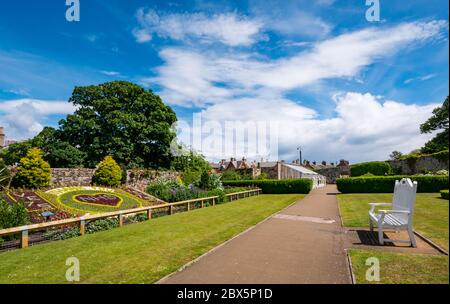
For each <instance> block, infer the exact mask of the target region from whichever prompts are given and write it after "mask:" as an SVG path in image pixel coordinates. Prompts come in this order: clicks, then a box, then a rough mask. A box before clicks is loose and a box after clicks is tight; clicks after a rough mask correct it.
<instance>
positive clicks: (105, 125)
mask: <svg viewBox="0 0 450 304" xmlns="http://www.w3.org/2000/svg"><path fill="white" fill-rule="evenodd" d="M69 102H71V103H73V105H74V106H75V107H76V111H75V113H74V114H71V115H68V116H67V118H66V119H62V120H61V121H60V122H59V128H58V129H54V128H51V127H45V128H44V129H43V130H42V131H41V132H40V133H39V134H38V135H37V136H36V137H34V138H33V139H30V140H28V141H24V142H20V143H16V144H13V145H11V146H9V147H8V148H7V149H5V150H4V151H2V154H3V158H4V160H5V163H6V164H8V165H12V164H15V163H18V162H19V161H20V159H21V158H22V157H24V156H25V155H26V153H27V151H28V150H29V149H30V148H32V147H37V148H40V149H41V150H42V151H43V153H44V159H45V160H47V161H48V162H49V163H50V165H51V166H52V167H54V168H56V167H60V168H73V167H90V168H94V167H95V166H96V165H97V164H98V163H99V162H100V161H101V160H103V158H104V157H105V156H108V155H110V156H112V157H113V158H114V159H115V160H116V161H117V162H118V163H119V164H120V165H121V166H123V167H126V168H133V167H145V168H169V167H170V164H171V161H172V155H171V153H170V144H171V142H172V140H173V139H174V138H175V136H176V134H175V131H173V130H172V125H173V124H174V123H175V122H176V120H177V117H176V114H175V112H174V111H173V110H172V109H171V108H170V107H169V106H166V105H165V104H164V103H163V102H162V100H161V98H160V97H159V96H158V95H155V94H153V92H151V91H148V90H145V89H144V88H142V87H140V86H138V85H136V84H132V83H130V82H126V81H114V82H108V83H104V84H101V85H93V86H85V87H75V89H74V91H73V93H72V96H71V98H70V99H69Z"/></svg>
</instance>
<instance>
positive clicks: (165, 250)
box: [0, 194, 303, 283]
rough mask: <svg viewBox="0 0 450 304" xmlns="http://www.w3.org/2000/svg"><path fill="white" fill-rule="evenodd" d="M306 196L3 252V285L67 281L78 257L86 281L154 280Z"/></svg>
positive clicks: (261, 199) (270, 198)
mask: <svg viewBox="0 0 450 304" xmlns="http://www.w3.org/2000/svg"><path fill="white" fill-rule="evenodd" d="M302 197H303V195H298V194H286V195H261V196H255V197H250V198H246V199H242V200H239V201H235V202H232V203H227V204H222V205H217V206H215V207H209V208H204V209H197V210H193V211H190V212H184V213H178V214H175V215H172V216H165V217H161V218H157V219H153V220H151V221H146V222H142V223H139V224H133V225H128V226H125V227H123V228H116V229H113V230H110V231H104V232H98V233H95V234H91V235H85V236H82V237H78V238H74V239H69V240H65V241H57V242H52V243H47V244H42V245H36V246H32V247H30V248H27V249H21V250H16V251H11V252H5V253H1V254H0V283H67V281H66V280H65V273H66V270H67V268H68V267H67V266H65V261H66V259H67V258H68V257H72V256H74V257H77V258H78V259H79V261H80V275H81V283H152V282H155V281H157V280H158V279H160V278H161V277H163V276H165V275H167V274H169V273H171V272H173V271H175V270H177V269H178V268H179V267H181V266H182V265H184V264H185V263H187V262H189V261H191V260H193V259H194V258H196V257H198V256H200V255H201V254H203V253H205V252H206V251H208V250H209V249H211V248H213V247H215V246H217V245H218V244H220V243H222V242H224V241H225V240H227V239H230V238H231V237H233V236H234V235H236V234H238V233H240V232H242V231H244V230H245V229H247V228H248V227H250V226H252V225H254V224H256V223H258V222H260V221H262V220H263V219H265V218H267V217H268V216H270V215H271V214H273V213H275V212H277V211H279V210H281V209H283V208H285V207H287V206H288V205H290V204H291V203H293V202H295V201H296V200H298V199H300V198H302Z"/></svg>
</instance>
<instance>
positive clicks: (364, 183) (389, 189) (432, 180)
mask: <svg viewBox="0 0 450 304" xmlns="http://www.w3.org/2000/svg"><path fill="white" fill-rule="evenodd" d="M402 178H410V179H411V180H413V181H417V183H418V187H417V192H439V191H440V190H442V189H446V188H448V182H449V179H448V176H426V175H394V176H375V177H348V178H338V179H337V182H336V183H337V187H338V190H339V191H340V192H342V193H393V192H394V186H395V181H396V180H401V179H402Z"/></svg>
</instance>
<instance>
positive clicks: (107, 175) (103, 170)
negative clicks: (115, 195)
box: [92, 156, 122, 187]
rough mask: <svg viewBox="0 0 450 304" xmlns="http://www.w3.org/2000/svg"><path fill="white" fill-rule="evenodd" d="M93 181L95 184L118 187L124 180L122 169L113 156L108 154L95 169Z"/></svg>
mask: <svg viewBox="0 0 450 304" xmlns="http://www.w3.org/2000/svg"><path fill="white" fill-rule="evenodd" d="M92 182H93V184H95V185H101V186H109V187H117V186H119V185H120V183H121V182H122V169H121V168H120V166H119V165H118V164H117V163H116V161H115V160H114V159H113V158H112V157H111V156H106V157H105V158H104V159H103V161H101V162H100V164H99V165H98V167H97V169H96V170H95V173H94V176H93V177H92Z"/></svg>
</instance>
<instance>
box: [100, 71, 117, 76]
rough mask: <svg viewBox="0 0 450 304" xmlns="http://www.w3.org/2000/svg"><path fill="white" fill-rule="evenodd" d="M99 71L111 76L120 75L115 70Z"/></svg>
mask: <svg viewBox="0 0 450 304" xmlns="http://www.w3.org/2000/svg"><path fill="white" fill-rule="evenodd" d="M100 73H102V74H103V75H106V76H112V77H114V76H120V73H119V72H115V71H100Z"/></svg>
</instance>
